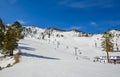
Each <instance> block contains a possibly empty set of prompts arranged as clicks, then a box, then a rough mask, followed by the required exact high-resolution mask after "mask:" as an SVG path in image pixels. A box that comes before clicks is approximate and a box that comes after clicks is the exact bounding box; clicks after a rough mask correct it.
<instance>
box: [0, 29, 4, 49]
mask: <svg viewBox="0 0 120 77" xmlns="http://www.w3.org/2000/svg"><path fill="white" fill-rule="evenodd" d="M3 39H4V32H2V29H0V50H2V46H3V44H2V43H3Z"/></svg>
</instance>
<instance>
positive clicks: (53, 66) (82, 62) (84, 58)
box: [0, 37, 120, 77]
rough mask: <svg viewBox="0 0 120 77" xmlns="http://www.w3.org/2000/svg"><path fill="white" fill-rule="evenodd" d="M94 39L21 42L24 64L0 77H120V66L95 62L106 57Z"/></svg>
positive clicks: (17, 65)
mask: <svg viewBox="0 0 120 77" xmlns="http://www.w3.org/2000/svg"><path fill="white" fill-rule="evenodd" d="M95 39H96V37H89V38H86V37H74V38H69V39H65V38H63V39H57V40H56V39H50V41H49V39H48V40H37V39H33V38H25V39H23V40H21V41H20V42H19V48H20V49H21V51H22V55H21V56H22V57H21V62H20V63H18V64H16V65H14V66H13V67H10V68H6V69H3V70H1V71H0V77H120V65H119V64H107V63H105V64H104V63H100V62H93V57H95V56H101V55H105V54H106V53H105V52H103V51H102V49H101V48H100V43H99V41H98V42H97V40H96V41H95ZM95 42H97V46H96V47H95ZM75 48H77V55H75ZM117 54H120V53H117Z"/></svg>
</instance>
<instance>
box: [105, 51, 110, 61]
mask: <svg viewBox="0 0 120 77" xmlns="http://www.w3.org/2000/svg"><path fill="white" fill-rule="evenodd" d="M106 53H107V62H108V63H110V59H109V52H108V51H106Z"/></svg>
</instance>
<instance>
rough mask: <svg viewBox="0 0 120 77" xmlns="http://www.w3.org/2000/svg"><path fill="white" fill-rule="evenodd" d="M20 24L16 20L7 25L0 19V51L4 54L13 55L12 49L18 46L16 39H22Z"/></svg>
mask: <svg viewBox="0 0 120 77" xmlns="http://www.w3.org/2000/svg"><path fill="white" fill-rule="evenodd" d="M22 31H23V28H22V25H21V24H20V23H19V22H18V21H16V22H14V23H13V24H12V25H11V26H7V25H6V24H4V23H3V21H2V20H1V19H0V51H1V53H2V54H3V55H5V56H13V51H14V50H15V49H16V48H17V47H18V41H19V40H20V39H23V38H24V36H23V35H22Z"/></svg>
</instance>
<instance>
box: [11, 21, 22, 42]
mask: <svg viewBox="0 0 120 77" xmlns="http://www.w3.org/2000/svg"><path fill="white" fill-rule="evenodd" d="M11 28H12V29H14V30H15V32H16V37H17V39H18V40H20V39H23V38H24V36H23V35H22V31H23V27H22V25H21V24H20V23H19V22H18V21H16V22H15V23H14V24H13V25H12V26H11Z"/></svg>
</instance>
